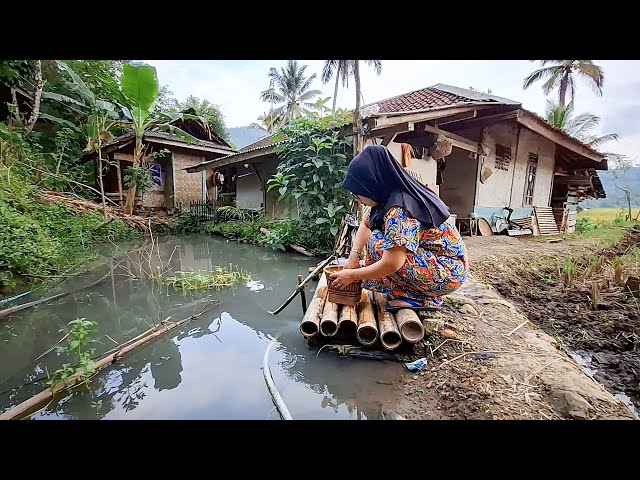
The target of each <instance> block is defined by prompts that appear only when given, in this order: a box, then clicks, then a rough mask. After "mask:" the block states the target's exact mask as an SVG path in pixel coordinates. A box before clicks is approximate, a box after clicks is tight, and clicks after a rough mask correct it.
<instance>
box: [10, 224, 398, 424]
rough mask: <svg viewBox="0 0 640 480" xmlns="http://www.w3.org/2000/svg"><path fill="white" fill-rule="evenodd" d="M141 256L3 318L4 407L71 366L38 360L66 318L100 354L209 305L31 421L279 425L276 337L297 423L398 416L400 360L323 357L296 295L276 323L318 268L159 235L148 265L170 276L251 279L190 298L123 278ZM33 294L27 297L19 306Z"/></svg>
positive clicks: (52, 356)
mask: <svg viewBox="0 0 640 480" xmlns="http://www.w3.org/2000/svg"><path fill="white" fill-rule="evenodd" d="M121 253H122V252H121ZM137 259H138V256H137V255H133V256H131V259H128V258H126V257H125V260H124V261H123V260H120V261H119V263H118V265H119V266H118V267H117V268H116V269H114V275H108V276H106V278H105V279H104V280H102V281H101V282H100V283H99V284H97V285H96V286H94V287H91V288H88V289H86V290H82V291H79V292H77V293H74V294H72V295H69V296H67V297H63V298H61V299H59V300H57V301H52V302H48V303H43V304H41V305H38V306H35V307H32V308H29V309H26V310H23V311H20V312H17V313H15V314H13V315H12V316H9V317H5V318H4V319H2V321H1V323H0V410H1V411H4V410H5V409H7V408H8V407H10V406H13V405H17V404H18V403H20V402H21V401H23V400H25V399H27V398H29V397H30V396H32V395H34V394H36V393H38V392H40V391H41V390H42V389H43V388H45V383H44V382H45V381H46V375H47V372H49V373H51V372H53V371H55V370H56V369H58V368H60V366H61V365H62V364H63V363H64V362H65V361H68V359H67V358H66V354H58V353H57V352H56V351H55V350H52V351H51V352H49V353H47V354H46V355H44V356H42V357H41V358H39V359H37V358H38V357H39V356H41V355H42V354H43V353H44V352H46V351H47V350H48V349H50V348H51V347H52V345H54V344H55V343H56V342H57V341H58V340H60V339H61V338H62V336H63V335H64V334H65V332H66V331H68V327H67V323H68V322H69V321H71V320H74V319H76V318H86V319H88V320H95V321H97V322H98V331H97V333H96V334H94V337H93V338H95V339H96V340H97V341H96V342H95V343H94V344H92V347H93V348H95V349H96V354H100V353H102V352H106V351H108V350H110V349H112V348H113V347H114V346H115V345H116V343H122V342H124V341H127V340H129V339H131V338H133V337H135V336H136V335H138V334H140V333H142V332H144V331H145V330H147V329H149V327H150V326H151V325H153V324H154V323H157V322H158V321H160V320H164V319H166V318H167V317H170V319H169V321H178V320H182V319H184V318H187V317H189V316H191V315H192V314H193V313H194V311H196V309H198V310H200V309H202V308H203V306H204V305H206V304H207V302H208V301H209V300H210V299H218V300H220V302H221V303H220V305H218V306H215V307H214V308H212V309H211V310H209V311H208V312H207V313H205V314H203V315H202V316H200V317H199V318H197V319H194V320H191V321H189V322H187V323H185V324H184V325H182V326H181V327H178V328H177V329H175V330H172V331H171V332H169V333H167V334H165V335H161V336H160V337H158V338H157V339H155V340H152V341H151V342H150V343H147V344H145V345H143V346H141V347H140V348H138V349H136V350H134V351H132V352H131V353H129V354H127V355H126V356H125V357H124V358H122V360H121V361H120V362H119V363H117V364H113V365H110V366H107V367H106V368H104V369H102V370H101V371H100V372H99V373H98V374H97V375H96V376H95V377H93V379H92V380H91V382H90V384H89V386H88V387H84V386H83V387H80V388H78V389H76V390H75V391H74V392H73V393H71V394H62V395H59V396H58V397H57V398H56V399H54V400H53V401H52V402H50V403H49V404H48V405H43V407H44V408H43V409H42V410H40V411H37V412H35V413H32V414H31V415H30V416H28V417H27V418H32V419H274V420H275V419H279V416H278V413H277V412H276V411H274V405H273V402H272V400H271V395H270V394H269V391H268V389H267V386H266V384H265V381H264V377H263V372H262V361H263V357H264V353H265V350H266V348H267V346H268V345H269V343H270V342H271V340H270V337H274V338H275V339H277V344H276V345H274V347H273V348H272V349H271V352H270V355H269V365H270V369H271V372H272V375H273V379H274V382H275V385H276V387H277V388H278V391H279V393H280V395H281V396H282V398H283V400H284V402H285V403H286V405H287V407H288V409H289V411H290V413H291V415H292V416H293V418H294V419H379V418H380V419H381V418H385V413H388V412H392V411H393V410H394V408H395V404H396V402H397V401H398V397H399V391H398V387H396V386H395V385H396V384H398V383H399V380H400V376H401V375H402V373H403V371H402V365H401V364H398V363H388V362H380V361H373V360H363V359H353V358H339V357H337V356H336V354H335V353H331V352H327V351H324V352H321V354H320V355H319V356H318V357H316V352H317V351H316V350H313V349H310V348H309V347H308V346H307V345H306V342H305V341H304V339H303V337H302V336H301V334H300V332H299V324H300V320H301V317H302V309H301V305H300V300H299V298H296V299H295V300H294V301H293V302H292V303H291V304H290V305H289V306H288V307H287V308H286V309H285V310H284V311H282V312H281V313H280V314H279V315H277V316H273V315H270V314H269V313H268V311H269V310H273V309H275V308H276V307H277V306H279V305H280V304H281V303H282V302H283V301H284V300H285V299H286V298H287V297H288V296H289V294H290V293H291V292H292V291H293V289H294V288H295V285H296V277H297V275H298V274H302V275H303V276H304V277H306V276H307V275H308V269H309V266H311V265H315V263H317V261H314V260H312V259H309V258H307V257H304V256H301V255H293V254H287V253H281V252H274V251H271V250H266V249H263V248H260V247H255V246H251V245H246V244H236V243H234V242H229V241H227V240H224V239H221V238H219V237H210V236H185V237H165V238H162V239H161V240H160V242H159V244H158V248H157V249H156V255H155V256H154V257H153V259H152V267H153V268H155V265H156V262H157V263H160V262H162V263H163V264H164V265H166V266H169V267H171V268H172V269H173V271H174V272H175V271H186V270H190V269H194V270H198V269H204V270H210V269H212V268H214V267H215V266H216V265H220V266H225V265H229V264H233V265H237V266H238V267H239V268H241V269H245V270H248V271H249V272H250V273H251V281H250V282H244V281H242V282H241V283H239V284H238V285H237V286H236V287H233V288H226V289H222V290H220V291H216V290H206V291H199V292H195V293H193V292H189V293H184V292H183V291H182V290H176V289H174V288H173V287H171V286H166V285H164V286H163V285H160V284H158V283H155V282H152V281H143V280H139V279H134V278H131V276H129V275H126V274H125V272H127V271H128V270H130V271H134V272H135V271H136V263H137V262H138V260H137ZM114 264H115V263H114ZM109 272H110V267H109V265H108V264H107V265H105V266H103V267H101V268H98V269H96V270H94V271H92V272H90V273H88V274H85V275H82V276H80V277H76V278H69V279H67V280H65V281H64V282H63V283H61V284H60V285H59V286H58V287H56V288H55V289H54V290H53V291H51V292H47V294H46V295H47V296H48V295H53V294H55V293H58V292H67V291H71V290H74V289H76V288H78V287H81V286H85V285H89V284H91V283H93V282H95V281H96V280H98V279H101V278H103V277H105V275H107V274H108V273H109ZM314 288H315V283H312V284H310V286H309V287H308V288H307V296H308V299H310V298H311V296H312V294H313V290H314ZM35 299H37V297H32V296H26V297H22V298H20V300H18V302H19V303H23V302H28V301H31V300H35ZM61 329H63V331H62V332H61V331H60V330H61ZM43 378H45V380H42V379H43ZM30 382H34V383H30ZM25 384H26V385H25Z"/></svg>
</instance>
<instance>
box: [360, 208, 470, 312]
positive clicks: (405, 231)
mask: <svg viewBox="0 0 640 480" xmlns="http://www.w3.org/2000/svg"><path fill="white" fill-rule="evenodd" d="M369 212H370V210H369V209H367V211H366V212H365V217H366V218H368V216H369ZM397 246H402V247H405V248H406V249H407V259H406V261H405V263H404V265H403V266H402V267H401V268H400V270H398V271H397V272H395V273H392V274H391V275H388V276H386V277H384V278H381V279H379V280H364V282H363V286H364V288H366V289H369V290H374V291H376V292H380V293H382V294H385V295H388V296H389V300H393V299H395V298H398V299H409V300H413V301H414V302H417V303H419V304H420V305H422V306H427V307H439V306H441V305H442V295H445V294H447V293H452V292H453V291H455V290H457V289H458V288H459V287H460V285H461V284H462V283H463V282H464V281H465V280H466V279H467V275H468V273H467V261H466V255H465V253H466V248H465V245H464V242H463V241H462V237H461V236H460V233H459V232H458V229H457V228H456V227H455V225H454V224H453V220H452V219H451V217H450V218H449V219H448V220H447V221H445V222H444V223H443V224H442V225H440V226H439V227H437V228H424V227H422V225H421V224H420V222H419V221H418V220H416V219H414V218H411V217H409V216H408V215H407V214H406V212H405V210H404V208H402V207H399V206H395V207H392V208H390V209H389V210H388V211H387V213H386V214H385V216H384V231H381V230H372V232H371V237H370V238H369V241H368V242H367V246H366V250H365V265H371V264H373V263H375V262H377V261H379V260H380V259H381V258H382V254H383V252H384V251H385V250H389V249H391V248H393V247H397Z"/></svg>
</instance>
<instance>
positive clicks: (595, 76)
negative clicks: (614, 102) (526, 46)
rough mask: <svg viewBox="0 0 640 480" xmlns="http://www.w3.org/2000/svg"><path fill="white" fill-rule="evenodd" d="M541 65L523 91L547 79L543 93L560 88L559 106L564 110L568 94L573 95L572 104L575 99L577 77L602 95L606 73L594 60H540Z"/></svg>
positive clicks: (527, 80)
mask: <svg viewBox="0 0 640 480" xmlns="http://www.w3.org/2000/svg"><path fill="white" fill-rule="evenodd" d="M534 61H535V60H532V62H534ZM540 65H541V67H542V68H539V69H538V70H536V71H535V72H533V73H532V74H531V75H529V76H528V77H527V78H525V79H524V82H523V83H522V88H523V89H525V90H526V89H527V88H529V87H530V86H531V85H533V84H534V83H536V82H538V81H540V80H545V79H546V81H545V82H544V83H543V84H542V91H543V92H544V94H545V95H548V94H549V93H550V92H551V91H552V90H554V89H556V88H558V89H559V90H558V104H559V106H560V107H562V108H564V107H565V106H566V104H567V102H566V97H567V92H569V93H570V94H571V102H573V100H574V98H575V90H576V83H575V77H582V78H583V79H585V80H586V81H587V83H588V84H589V85H590V86H591V87H592V88H593V90H594V91H595V93H596V94H597V95H602V85H603V83H604V72H603V71H602V68H601V67H599V66H598V65H595V64H594V63H593V60H540ZM546 65H551V66H546Z"/></svg>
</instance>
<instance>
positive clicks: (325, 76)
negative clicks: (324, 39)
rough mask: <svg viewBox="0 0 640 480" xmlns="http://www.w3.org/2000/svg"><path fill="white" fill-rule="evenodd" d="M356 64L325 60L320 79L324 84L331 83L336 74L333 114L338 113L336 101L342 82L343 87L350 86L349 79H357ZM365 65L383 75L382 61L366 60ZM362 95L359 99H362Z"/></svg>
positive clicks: (353, 62) (349, 61)
mask: <svg viewBox="0 0 640 480" xmlns="http://www.w3.org/2000/svg"><path fill="white" fill-rule="evenodd" d="M355 63H356V60H325V61H324V67H323V68H322V74H321V76H320V79H321V80H322V83H323V84H325V83H329V80H331V78H332V77H333V75H334V74H335V76H336V86H335V88H334V91H333V108H332V110H331V113H336V100H337V98H338V84H339V83H340V80H342V86H343V87H345V88H346V87H348V86H349V78H350V77H355ZM365 63H366V64H367V65H369V66H371V67H373V69H374V70H375V72H376V74H378V75H380V73H382V62H381V61H380V60H365ZM360 95H361V94H360V93H359V94H358V97H360Z"/></svg>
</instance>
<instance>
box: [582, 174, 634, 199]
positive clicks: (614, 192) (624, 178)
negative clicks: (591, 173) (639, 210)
mask: <svg viewBox="0 0 640 480" xmlns="http://www.w3.org/2000/svg"><path fill="white" fill-rule="evenodd" d="M614 173H615V170H608V171H605V172H598V176H599V177H600V180H602V186H603V187H604V191H605V192H606V193H607V198H603V199H600V200H589V201H587V202H586V205H587V206H588V207H590V208H615V207H620V206H622V205H623V203H624V192H623V191H622V190H620V189H618V188H616V186H615V185H614V183H613V182H614V180H615V181H616V183H617V184H618V185H619V186H621V187H628V188H629V189H630V190H631V204H632V206H634V207H638V206H640V167H633V168H630V169H629V170H627V171H626V172H625V173H624V175H618V177H619V179H615V178H614Z"/></svg>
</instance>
